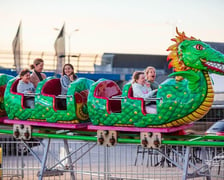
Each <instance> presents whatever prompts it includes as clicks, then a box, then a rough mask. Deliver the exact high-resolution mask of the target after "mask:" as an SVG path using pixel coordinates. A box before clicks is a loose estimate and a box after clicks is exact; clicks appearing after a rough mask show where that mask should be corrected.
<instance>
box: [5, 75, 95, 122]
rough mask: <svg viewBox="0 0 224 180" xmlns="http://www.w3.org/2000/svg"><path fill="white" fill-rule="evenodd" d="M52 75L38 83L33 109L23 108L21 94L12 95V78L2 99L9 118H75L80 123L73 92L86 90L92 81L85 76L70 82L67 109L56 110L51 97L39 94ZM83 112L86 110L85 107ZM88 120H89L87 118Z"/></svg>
mask: <svg viewBox="0 0 224 180" xmlns="http://www.w3.org/2000/svg"><path fill="white" fill-rule="evenodd" d="M51 79H54V77H49V78H47V79H45V80H43V81H41V82H39V83H38V86H37V88H36V92H35V93H36V94H37V95H35V108H34V109H29V108H26V109H23V108H22V107H21V96H19V95H13V94H11V93H10V87H11V85H12V83H13V82H14V81H15V80H16V78H15V79H13V80H11V81H9V83H8V84H7V88H6V91H5V96H4V101H5V106H6V112H7V114H8V117H9V119H15V118H17V119H21V120H26V119H39V120H46V121H47V122H52V123H53V122H57V121H59V120H60V121H71V120H77V122H79V123H82V122H86V121H82V120H81V119H79V118H78V117H77V116H76V113H75V112H76V100H75V98H74V94H75V92H81V91H83V90H88V89H89V88H90V86H91V84H92V83H93V81H92V80H89V79H86V78H79V79H78V80H76V81H74V82H72V83H71V84H70V86H69V89H68V92H67V95H72V97H67V98H66V100H67V109H66V110H57V111H55V110H54V109H53V98H52V97H49V96H44V95H42V94H41V90H42V87H43V85H44V84H45V83H46V82H47V81H49V80H51ZM84 108H85V109H84V110H83V112H86V107H84ZM87 121H89V120H87Z"/></svg>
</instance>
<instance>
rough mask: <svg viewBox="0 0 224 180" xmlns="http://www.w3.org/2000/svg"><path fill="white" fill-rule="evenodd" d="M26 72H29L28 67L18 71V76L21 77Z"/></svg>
mask: <svg viewBox="0 0 224 180" xmlns="http://www.w3.org/2000/svg"><path fill="white" fill-rule="evenodd" d="M28 72H29V73H30V70H29V69H23V70H21V71H20V73H19V77H23V76H24V75H25V74H26V73H28Z"/></svg>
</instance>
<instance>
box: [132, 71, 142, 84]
mask: <svg viewBox="0 0 224 180" xmlns="http://www.w3.org/2000/svg"><path fill="white" fill-rule="evenodd" d="M141 74H144V72H143V71H135V72H134V73H133V75H132V83H135V82H136V80H138V79H139V76H140V75H141Z"/></svg>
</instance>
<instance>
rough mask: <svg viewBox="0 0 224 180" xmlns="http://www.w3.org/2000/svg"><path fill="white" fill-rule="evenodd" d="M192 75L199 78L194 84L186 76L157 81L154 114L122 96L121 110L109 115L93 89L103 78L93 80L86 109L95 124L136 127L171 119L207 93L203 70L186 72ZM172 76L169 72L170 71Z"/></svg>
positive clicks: (194, 106)
mask: <svg viewBox="0 0 224 180" xmlns="http://www.w3.org/2000/svg"><path fill="white" fill-rule="evenodd" d="M191 74H194V75H195V76H197V77H198V78H197V79H198V81H197V83H196V85H195V86H193V87H192V86H191V85H190V82H189V81H188V80H187V79H184V80H183V81H176V80H175V79H173V78H169V79H167V80H166V81H164V82H163V83H162V84H160V88H159V89H158V92H157V98H162V101H161V102H160V100H157V114H146V115H144V114H143V113H142V110H141V101H139V100H133V99H129V98H126V99H122V100H121V105H122V112H121V113H111V114H108V112H107V110H106V100H105V99H100V98H96V97H94V91H95V88H96V87H97V85H98V84H99V83H101V82H102V81H107V80H105V79H101V80H99V81H97V82H96V83H94V84H93V85H92V87H91V89H90V93H89V96H88V111H89V115H90V117H91V121H92V123H93V124H94V125H106V126H133V125H134V126H136V127H150V126H156V125H161V124H164V123H168V122H172V121H174V120H176V119H179V118H181V117H184V116H186V115H187V114H189V113H191V112H193V111H194V110H195V109H197V107H198V106H200V104H201V103H202V102H203V100H204V98H205V95H206V93H207V88H206V87H207V83H206V81H205V78H204V76H203V73H202V71H198V72H193V71H189V76H191ZM171 75H172V74H171ZM130 86H131V84H130V83H127V84H126V85H125V86H124V88H123V90H122V96H123V97H127V95H128V90H129V88H130Z"/></svg>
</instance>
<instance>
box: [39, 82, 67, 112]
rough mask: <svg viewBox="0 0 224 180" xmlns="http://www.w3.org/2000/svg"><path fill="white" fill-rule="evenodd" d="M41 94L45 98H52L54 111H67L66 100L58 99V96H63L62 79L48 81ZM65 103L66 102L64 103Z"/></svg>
mask: <svg viewBox="0 0 224 180" xmlns="http://www.w3.org/2000/svg"><path fill="white" fill-rule="evenodd" d="M41 94H42V95H43V96H50V97H52V98H53V109H54V110H55V111H56V110H65V109H66V107H65V106H66V99H58V98H56V96H58V95H60V94H61V83H60V79H50V80H48V81H47V82H46V83H45V84H44V85H43V88H42V91H41ZM62 101H65V102H62Z"/></svg>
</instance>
